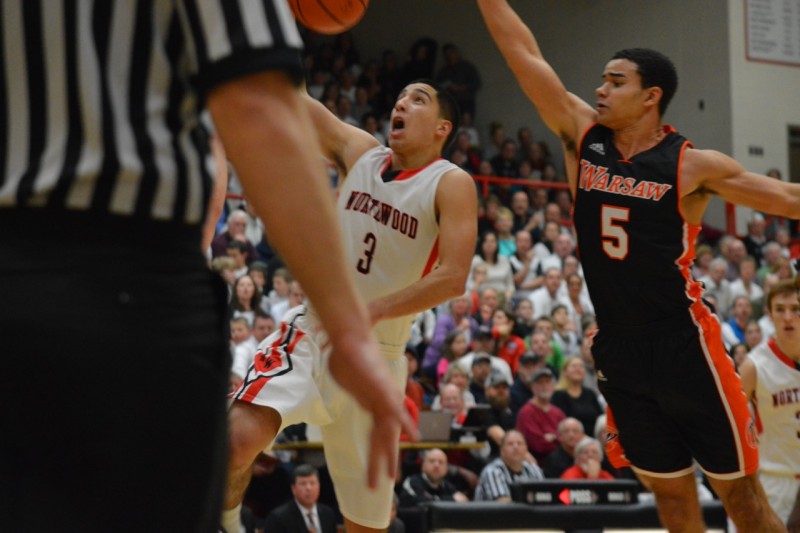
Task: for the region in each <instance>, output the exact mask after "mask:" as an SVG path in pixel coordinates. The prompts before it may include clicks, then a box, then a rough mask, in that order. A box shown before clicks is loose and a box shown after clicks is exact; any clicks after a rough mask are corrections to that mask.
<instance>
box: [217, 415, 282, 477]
mask: <svg viewBox="0 0 800 533" xmlns="http://www.w3.org/2000/svg"><path fill="white" fill-rule="evenodd" d="M280 422H281V419H280V416H279V415H278V414H277V413H276V412H275V411H274V410H273V409H267V408H257V407H253V406H245V407H241V406H238V405H237V404H234V406H233V407H231V410H230V412H229V416H228V447H229V452H228V453H229V465H228V466H229V470H232V471H239V470H244V469H247V468H249V467H250V465H251V464H252V463H253V460H254V459H255V458H256V456H257V455H258V453H259V452H260V451H261V450H263V449H264V448H265V447H267V446H268V445H269V444H270V443H271V442H272V441H273V440H274V438H275V435H276V434H277V432H278V428H279V427H280Z"/></svg>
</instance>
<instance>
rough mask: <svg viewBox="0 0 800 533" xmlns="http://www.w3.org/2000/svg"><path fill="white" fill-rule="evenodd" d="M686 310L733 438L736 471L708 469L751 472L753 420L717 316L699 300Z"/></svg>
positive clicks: (755, 461) (755, 444)
mask: <svg viewBox="0 0 800 533" xmlns="http://www.w3.org/2000/svg"><path fill="white" fill-rule="evenodd" d="M689 312H690V313H691V315H692V319H693V320H694V322H695V324H696V325H697V326H698V328H699V330H700V331H699V333H700V342H701V345H702V347H703V352H704V353H705V356H706V363H707V364H708V367H709V370H710V371H711V375H712V376H713V377H714V382H715V384H716V386H717V391H718V393H719V396H720V401H721V402H722V404H723V407H724V408H725V412H726V413H727V415H728V422H729V424H730V427H731V430H732V432H733V435H734V438H735V440H736V450H737V455H738V457H739V471H738V472H710V473H711V474H718V475H717V476H716V477H720V478H726V477H728V476H729V477H731V478H733V477H739V476H741V475H743V474H744V475H749V474H752V473H754V472H755V471H756V470H758V438H757V436H756V427H755V422H754V421H753V417H752V415H751V414H750V409H749V408H748V406H747V398H746V397H745V395H744V391H743V390H742V383H741V379H740V378H739V375H738V374H737V373H736V370H735V369H734V366H733V363H732V362H731V359H730V357H728V352H727V350H726V349H725V345H724V344H723V343H722V332H721V328H720V324H719V320H718V319H717V317H716V316H714V315H713V314H711V311H709V309H708V307H706V306H705V304H704V303H703V302H702V301H699V300H696V301H695V302H694V303H692V305H691V306H690V308H689ZM726 475H727V476H726Z"/></svg>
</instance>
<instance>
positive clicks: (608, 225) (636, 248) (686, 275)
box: [573, 124, 702, 328]
mask: <svg viewBox="0 0 800 533" xmlns="http://www.w3.org/2000/svg"><path fill="white" fill-rule="evenodd" d="M664 129H665V133H666V136H665V137H664V139H662V140H661V142H659V143H658V144H657V145H656V146H654V147H653V148H650V149H649V150H646V151H644V152H641V153H638V154H636V155H635V156H633V157H632V158H631V160H625V159H623V158H622V156H621V155H620V154H619V152H618V151H617V149H616V147H615V146H614V142H613V133H612V131H611V130H610V129H608V128H606V127H604V126H601V125H599V124H594V125H592V126H591V127H590V128H589V129H588V130H587V131H586V133H585V134H584V136H583V139H582V141H581V144H580V163H579V165H580V166H579V169H578V183H577V192H576V198H575V203H574V213H573V215H574V220H575V228H576V231H577V234H578V247H579V251H580V258H581V262H582V264H583V265H584V273H585V276H586V284H587V287H588V289H589V294H590V296H591V298H592V303H593V304H594V307H595V311H596V313H597V322H598V325H599V326H600V327H601V328H602V327H603V326H610V327H637V326H638V327H643V328H647V326H648V325H653V326H654V327H657V324H658V323H659V322H661V321H663V320H666V319H670V318H673V317H675V316H677V315H680V314H682V313H686V312H688V308H689V305H690V304H691V303H692V302H693V301H696V300H697V299H699V298H700V295H701V292H702V289H701V286H700V284H699V283H697V282H696V281H693V280H692V278H691V274H690V270H689V269H690V267H691V265H692V261H693V260H694V254H695V252H694V248H695V246H694V244H695V238H696V237H697V234H698V232H699V231H700V227H699V226H695V225H693V224H690V223H688V222H687V221H686V220H685V219H684V218H683V215H682V214H681V211H680V203H679V202H680V194H679V191H678V186H679V180H678V173H679V162H680V160H681V158H682V156H683V153H684V150H686V149H687V147H690V146H691V143H690V142H689V141H687V140H686V139H685V138H684V137H683V136H681V135H679V134H678V133H677V132H676V131H675V130H674V129H672V128H671V127H669V126H665V127H664Z"/></svg>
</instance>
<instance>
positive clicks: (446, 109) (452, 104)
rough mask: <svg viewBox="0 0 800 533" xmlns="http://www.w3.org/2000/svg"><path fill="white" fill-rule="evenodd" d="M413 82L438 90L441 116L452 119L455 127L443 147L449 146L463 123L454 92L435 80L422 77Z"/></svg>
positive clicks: (437, 98) (437, 96)
mask: <svg viewBox="0 0 800 533" xmlns="http://www.w3.org/2000/svg"><path fill="white" fill-rule="evenodd" d="M411 83H424V84H425V85H430V86H431V87H433V90H434V91H436V100H438V102H439V117H440V118H443V119H445V120H448V121H450V123H451V124H452V125H453V129H452V130H450V135H448V136H447V139H445V141H444V146H443V147H442V148H443V149H444V148H447V147H448V146H450V144H452V142H453V139H455V138H456V132H457V131H458V127H459V125H460V123H461V111H459V109H458V104H457V103H456V99H455V98H453V95H452V94H450V93H449V92H447V89H445V88H444V87H442V86H441V85H440V84H438V83H436V82H435V81H433V80H429V79H426V78H420V79H418V80H414V81H412V82H411ZM409 85H410V84H409Z"/></svg>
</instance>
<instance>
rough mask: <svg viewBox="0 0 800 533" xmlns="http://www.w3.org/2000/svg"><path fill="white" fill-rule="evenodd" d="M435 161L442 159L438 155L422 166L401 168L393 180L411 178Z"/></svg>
mask: <svg viewBox="0 0 800 533" xmlns="http://www.w3.org/2000/svg"><path fill="white" fill-rule="evenodd" d="M437 161H442V158H441V157H440V158H438V159H434V160H433V161H431V162H430V163H428V164H427V165H425V166H424V167H420V168H412V169H409V170H402V171H401V172H400V174H398V175H397V177H396V178H395V179H394V181H403V180H407V179H411V178H413V177H414V176H416V175H417V174H419V172H420V171H422V170H425V169H426V168H428V167H429V166H431V165H432V164H434V163H436V162H437Z"/></svg>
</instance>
